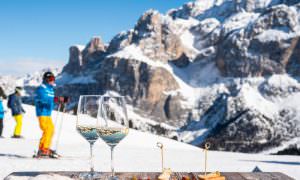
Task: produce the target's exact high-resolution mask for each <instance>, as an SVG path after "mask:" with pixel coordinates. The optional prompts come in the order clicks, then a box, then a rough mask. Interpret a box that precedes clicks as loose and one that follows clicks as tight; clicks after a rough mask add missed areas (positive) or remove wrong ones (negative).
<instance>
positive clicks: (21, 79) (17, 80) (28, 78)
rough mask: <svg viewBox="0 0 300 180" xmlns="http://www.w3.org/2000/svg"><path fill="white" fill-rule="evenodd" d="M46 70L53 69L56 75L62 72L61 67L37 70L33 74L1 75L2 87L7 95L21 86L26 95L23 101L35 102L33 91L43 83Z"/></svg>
mask: <svg viewBox="0 0 300 180" xmlns="http://www.w3.org/2000/svg"><path fill="white" fill-rule="evenodd" d="M46 71H51V72H53V73H54V74H55V75H58V74H59V73H60V72H61V69H59V68H44V69H42V70H40V71H36V72H34V73H32V74H29V73H28V74H26V75H25V76H0V87H2V88H3V90H4V92H5V94H6V95H9V94H11V93H13V92H14V90H15V87H17V86H21V87H23V88H24V92H25V95H24V97H23V101H24V102H25V103H28V104H32V103H33V93H34V91H35V89H36V87H37V86H39V85H40V84H41V83H42V80H43V74H44V73H45V72H46Z"/></svg>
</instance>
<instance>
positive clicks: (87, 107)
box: [76, 95, 101, 179]
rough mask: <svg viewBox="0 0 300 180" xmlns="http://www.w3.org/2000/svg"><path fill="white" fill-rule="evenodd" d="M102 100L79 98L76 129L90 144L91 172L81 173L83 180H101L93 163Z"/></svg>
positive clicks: (84, 96) (95, 96) (95, 97)
mask: <svg viewBox="0 0 300 180" xmlns="http://www.w3.org/2000/svg"><path fill="white" fill-rule="evenodd" d="M100 100H101V96H99V95H83V96H80V98H79V103H78V109H77V122H76V129H77V131H78V132H79V133H80V134H81V135H82V136H83V137H84V138H85V139H86V140H87V141H88V142H89V143H90V172H88V173H81V174H80V178H81V179H96V178H100V173H96V172H95V171H94V162H93V158H94V157H93V146H94V143H95V142H96V141H97V140H98V138H99V136H98V134H97V131H96V129H97V127H99V118H100V116H99V115H100Z"/></svg>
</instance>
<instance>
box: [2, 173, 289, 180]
mask: <svg viewBox="0 0 300 180" xmlns="http://www.w3.org/2000/svg"><path fill="white" fill-rule="evenodd" d="M80 173H81V172H14V173H12V174H10V175H8V176H7V177H6V178H5V179H10V178H11V177H36V176H38V175H55V174H56V175H61V176H67V177H70V178H72V179H75V180H76V179H79V174H80ZM159 174H160V173H158V172H152V173H151V172H145V173H142V172H140V173H134V172H123V173H116V175H117V176H118V177H119V179H121V180H156V179H157V177H158V176H159ZM201 174H204V173H200V172H193V173H186V172H173V173H172V175H171V178H170V179H171V180H184V179H190V180H198V178H197V176H198V175H201ZM109 175H110V173H108V172H105V173H102V175H101V176H102V177H101V178H100V179H106V178H105V177H108V176H109ZM221 175H222V176H225V178H226V180H293V178H291V177H289V176H287V175H285V174H283V173H279V172H258V173H247V172H224V173H222V172H221Z"/></svg>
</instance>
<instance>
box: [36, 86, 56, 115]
mask: <svg viewBox="0 0 300 180" xmlns="http://www.w3.org/2000/svg"><path fill="white" fill-rule="evenodd" d="M34 100H35V110H36V115H37V116H51V113H52V110H53V108H54V88H53V86H52V85H50V84H48V83H45V82H43V83H42V84H41V85H40V86H39V87H38V88H37V90H36V91H35V99H34Z"/></svg>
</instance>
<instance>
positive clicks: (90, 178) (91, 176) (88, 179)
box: [79, 172, 102, 180]
mask: <svg viewBox="0 0 300 180" xmlns="http://www.w3.org/2000/svg"><path fill="white" fill-rule="evenodd" d="M101 177H102V173H98V172H85V173H80V174H79V179H80V180H95V179H102V178H101Z"/></svg>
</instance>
